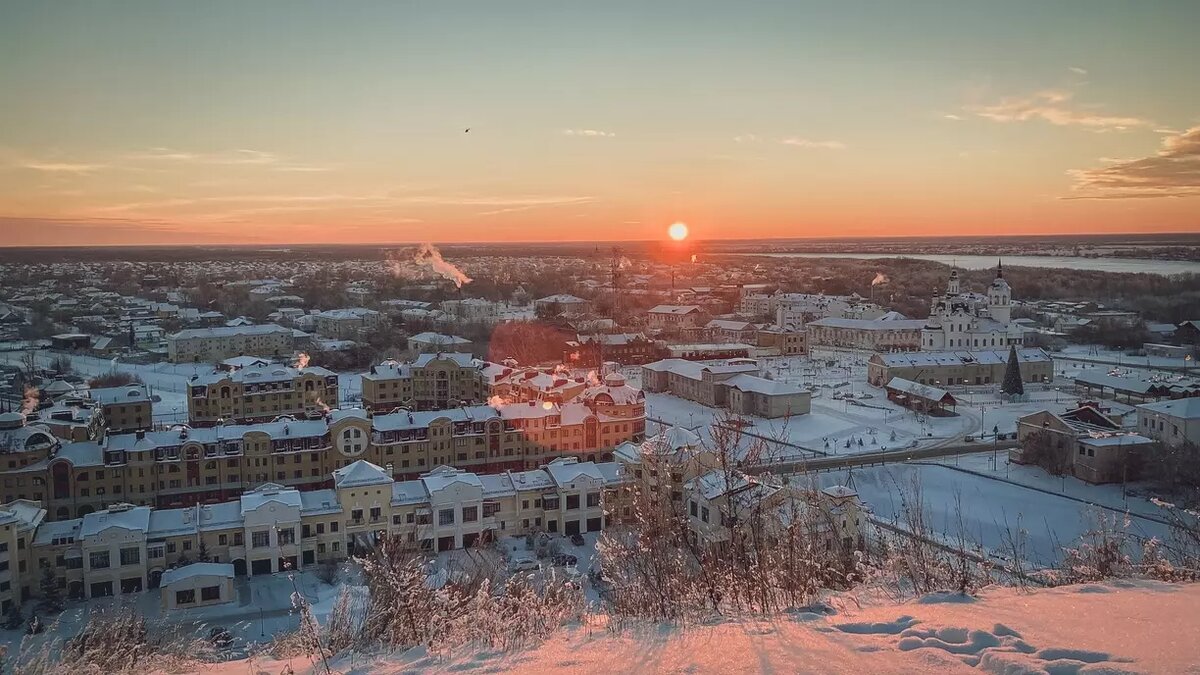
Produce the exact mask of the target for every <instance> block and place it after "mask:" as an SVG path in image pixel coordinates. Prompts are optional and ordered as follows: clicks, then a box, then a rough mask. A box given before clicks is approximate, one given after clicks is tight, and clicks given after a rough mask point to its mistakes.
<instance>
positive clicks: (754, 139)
mask: <svg viewBox="0 0 1200 675" xmlns="http://www.w3.org/2000/svg"><path fill="white" fill-rule="evenodd" d="M761 140H762V138H760V137H759V136H758V135H757V134H738V135H737V136H734V137H733V142H734V143H758V142H759V141H761Z"/></svg>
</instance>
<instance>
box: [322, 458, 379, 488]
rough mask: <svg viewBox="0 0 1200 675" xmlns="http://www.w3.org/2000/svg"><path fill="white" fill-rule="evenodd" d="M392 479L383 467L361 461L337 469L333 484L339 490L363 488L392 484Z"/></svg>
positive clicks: (334, 473)
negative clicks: (365, 486)
mask: <svg viewBox="0 0 1200 675" xmlns="http://www.w3.org/2000/svg"><path fill="white" fill-rule="evenodd" d="M391 482H392V477H391V476H390V475H389V474H388V472H387V471H385V470H384V468H383V467H381V466H378V465H375V464H372V463H370V462H368V461H367V460H365V459H360V460H358V461H355V462H353V463H351V464H348V465H346V466H343V467H342V468H340V469H336V470H335V471H334V472H333V484H334V485H335V486H337V488H338V489H342V488H351V487H362V486H364V485H384V484H390V483H391Z"/></svg>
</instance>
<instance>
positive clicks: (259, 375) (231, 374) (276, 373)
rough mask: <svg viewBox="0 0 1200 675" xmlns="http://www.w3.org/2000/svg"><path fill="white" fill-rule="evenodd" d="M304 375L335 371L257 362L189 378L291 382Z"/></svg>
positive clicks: (198, 380) (194, 381) (325, 374)
mask: <svg viewBox="0 0 1200 675" xmlns="http://www.w3.org/2000/svg"><path fill="white" fill-rule="evenodd" d="M304 375H315V376H317V377H331V376H334V375H335V373H334V372H333V371H331V370H328V369H326V368H322V367H320V366H309V367H306V368H293V367H291V366H285V365H282V364H272V363H258V364H251V365H247V366H244V367H242V368H238V369H237V370H232V371H224V370H222V371H213V372H211V373H206V374H202V375H196V376H194V377H193V378H192V379H191V383H192V384H202V385H211V384H215V383H217V382H221V381H224V380H228V381H230V382H237V383H240V384H257V383H259V382H291V381H292V380H294V379H296V378H297V377H302V376H304Z"/></svg>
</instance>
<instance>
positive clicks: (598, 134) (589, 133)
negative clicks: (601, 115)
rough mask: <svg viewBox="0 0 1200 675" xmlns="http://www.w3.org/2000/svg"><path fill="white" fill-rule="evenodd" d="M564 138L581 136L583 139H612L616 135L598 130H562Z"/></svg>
mask: <svg viewBox="0 0 1200 675" xmlns="http://www.w3.org/2000/svg"><path fill="white" fill-rule="evenodd" d="M563 135H564V136H583V137H585V138H613V137H614V136H616V135H617V134H616V133H615V132H612V131H602V130H600V129H563Z"/></svg>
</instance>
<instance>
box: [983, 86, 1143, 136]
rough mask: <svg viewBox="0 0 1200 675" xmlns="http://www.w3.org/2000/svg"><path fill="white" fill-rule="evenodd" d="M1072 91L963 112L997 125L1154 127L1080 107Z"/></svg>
mask: <svg viewBox="0 0 1200 675" xmlns="http://www.w3.org/2000/svg"><path fill="white" fill-rule="evenodd" d="M1074 97H1075V94H1074V93H1073V92H1070V91H1062V90H1047V91H1039V92H1035V93H1033V94H1030V95H1028V96H1018V97H1012V98H1004V99H1001V100H1000V101H999V102H997V103H991V104H975V105H968V106H964V108H963V110H966V111H967V112H969V113H972V114H974V115H976V116H978V117H982V118H984V119H989V120H992V121H994V122H1028V121H1031V120H1041V121H1044V122H1049V123H1050V124H1054V125H1057V126H1079V127H1083V128H1085V129H1088V130H1090V131H1097V132H1100V131H1126V130H1129V129H1134V128H1143V127H1150V126H1153V123H1152V122H1150V120H1147V119H1143V118H1141V117H1130V116H1124V115H1107V114H1104V113H1102V112H1098V111H1097V110H1096V109H1095V106H1084V105H1077V104H1075V103H1074V101H1073V99H1074Z"/></svg>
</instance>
